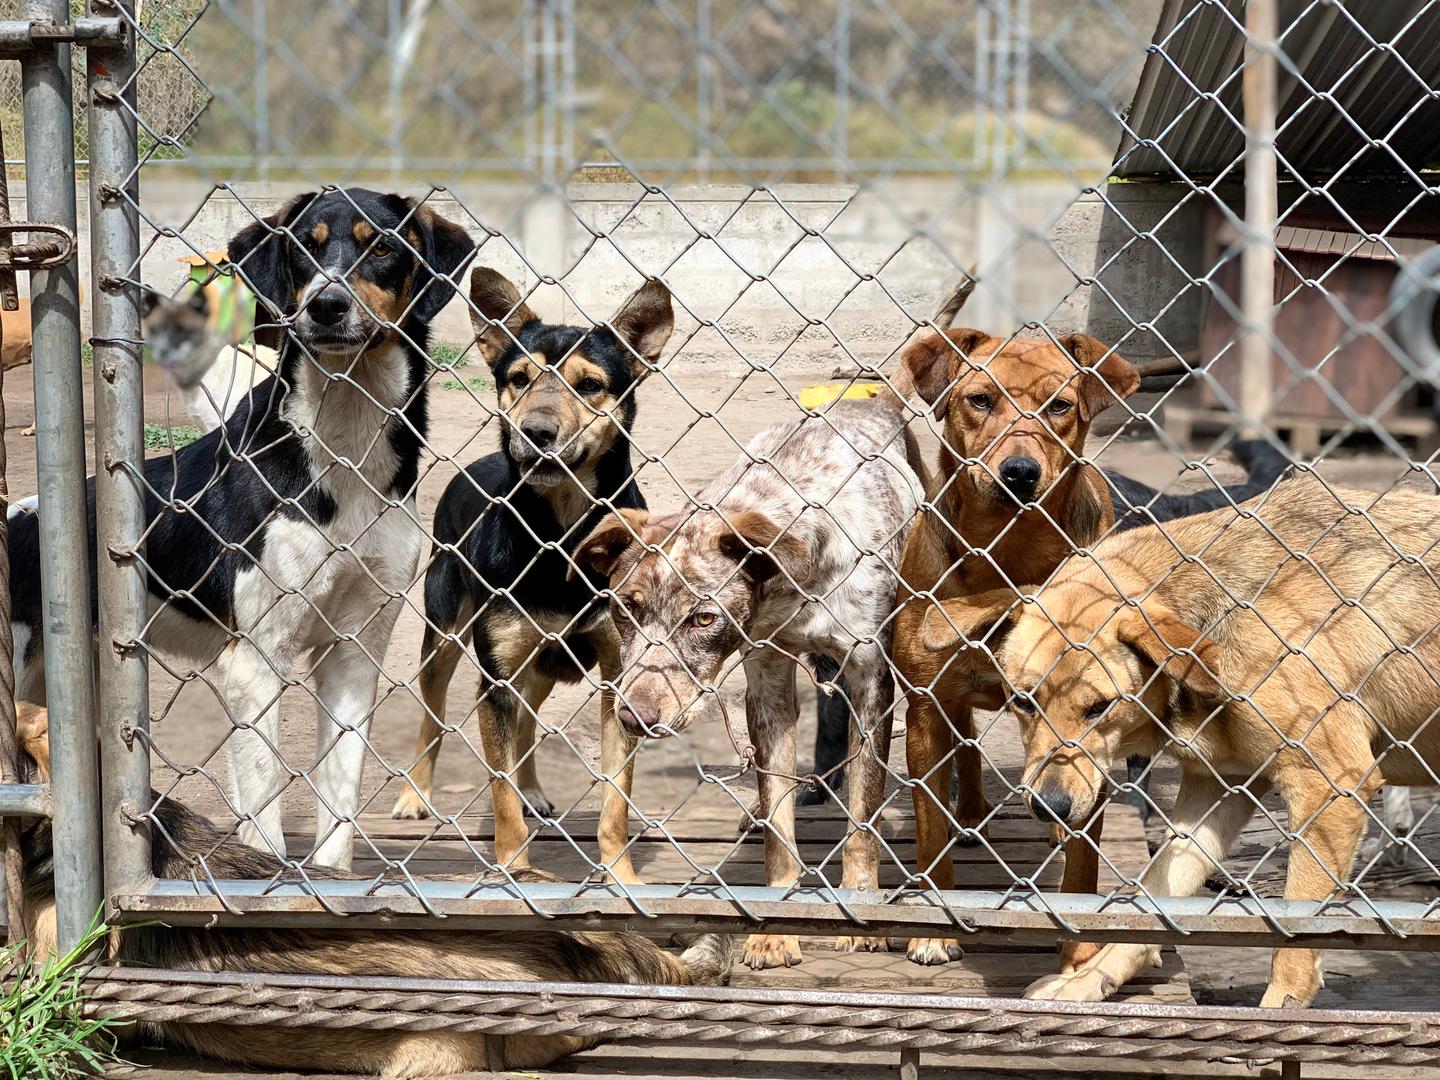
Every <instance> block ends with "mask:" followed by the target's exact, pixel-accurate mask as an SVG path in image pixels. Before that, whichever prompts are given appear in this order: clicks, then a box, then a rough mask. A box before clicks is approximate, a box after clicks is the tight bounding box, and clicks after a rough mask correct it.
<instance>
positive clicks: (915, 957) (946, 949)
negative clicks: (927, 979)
mask: <svg viewBox="0 0 1440 1080" xmlns="http://www.w3.org/2000/svg"><path fill="white" fill-rule="evenodd" d="M905 955H906V957H908V958H909V960H910V962H911V963H915V964H924V965H926V966H927V967H929V966H931V965H934V964H948V963H951V962H952V961H955V960H959V959H960V958H961V957H962V956H964V955H965V950H964V949H962V948H960V942H958V941H956V940H955V939H954V938H938V937H917V938H911V939H910V944H909V945H908V946H906V948H905Z"/></svg>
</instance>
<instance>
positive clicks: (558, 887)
mask: <svg viewBox="0 0 1440 1080" xmlns="http://www.w3.org/2000/svg"><path fill="white" fill-rule="evenodd" d="M217 890H218V891H217ZM114 904H115V908H116V910H117V911H119V912H121V913H122V914H123V915H124V916H125V917H126V918H130V919H140V920H144V919H153V918H156V917H158V916H164V921H165V922H167V923H174V924H176V925H180V924H191V925H194V924H199V923H205V924H209V923H211V922H212V921H214V922H216V923H220V924H235V923H239V922H242V921H243V922H244V923H245V924H246V925H251V926H322V925H331V926H333V925H335V924H336V923H337V922H343V923H344V924H345V925H346V926H378V927H400V926H407V927H410V928H422V927H429V928H431V929H433V928H434V927H435V926H436V921H435V916H436V915H439V916H443V917H444V924H443V925H444V926H445V927H446V928H447V929H453V930H458V929H468V928H484V929H491V930H500V929H527V928H528V929H532V930H533V929H534V927H535V918H536V915H537V914H541V915H543V916H544V917H545V920H546V926H547V927H550V928H554V929H584V930H596V929H602V928H603V929H612V930H614V929H632V930H643V931H645V932H646V933H659V932H668V931H687V932H694V931H698V930H713V931H716V932H726V933H751V932H756V931H763V932H766V933H775V934H836V933H854V932H856V928H857V926H859V927H865V928H868V929H873V928H876V927H883V928H884V929H885V931H886V932H887V933H889V934H890V935H891V936H895V937H901V936H904V937H936V936H955V937H965V936H969V935H976V934H979V935H984V936H989V937H1002V938H1007V939H1014V940H1038V941H1053V940H1054V938H1055V936H1056V934H1057V933H1068V934H1071V935H1073V936H1075V937H1077V938H1081V939H1083V940H1087V941H1139V942H1154V943H1160V944H1165V943H1171V942H1183V943H1187V944H1195V945H1200V944H1216V945H1259V946H1274V945H1276V944H1277V943H1279V942H1281V941H1283V942H1284V944H1286V945H1291V946H1313V947H1317V948H1318V947H1321V946H1324V947H1330V948H1346V949H1395V950H1425V949H1433V948H1435V939H1436V938H1437V937H1440V919H1437V918H1435V917H1434V911H1433V905H1431V904H1426V903H1418V902H1401V901H1361V900H1354V901H1348V902H1347V901H1338V900H1336V901H1323V902H1322V901H1310V900H1271V899H1264V900H1260V899H1254V898H1241V897H1234V898H1229V897H1227V898H1215V897H1204V896H1192V897H1163V898H1160V899H1149V898H1147V897H1145V896H1141V895H1124V896H1108V897H1107V896H1096V895H1091V894H1083V893H1025V892H1020V891H1018V890H1017V891H1007V892H983V891H959V890H956V891H948V892H943V893H933V892H932V893H919V892H915V893H904V894H900V895H896V896H893V897H891V896H889V895H888V894H881V893H858V892H855V891H853V890H847V889H818V888H813V887H807V888H796V889H792V890H787V889H780V888H767V887H763V886H745V885H739V886H719V885H630V886H625V887H621V886H616V885H584V884H581V885H575V884H563V883H555V884H535V885H511V884H483V885H476V884H474V883H473V882H468V881H421V882H418V883H416V884H414V885H402V884H398V883H386V884H376V882H375V881H374V880H373V879H367V880H347V881H334V880H317V881H314V882H311V883H309V884H283V885H277V884H275V883H274V882H272V881H268V880H265V881H261V880H249V881H239V880H233V881H232V880H226V881H224V882H218V883H216V884H215V885H213V886H212V885H210V884H207V883H205V882H203V881H190V880H182V879H166V880H160V881H156V882H155V883H154V884H153V885H152V886H151V888H150V889H149V890H148V891H147V892H146V893H144V894H131V895H126V896H120V897H116V898H114Z"/></svg>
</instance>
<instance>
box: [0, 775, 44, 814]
mask: <svg viewBox="0 0 1440 1080" xmlns="http://www.w3.org/2000/svg"><path fill="white" fill-rule="evenodd" d="M53 810H54V803H52V802H51V799H50V785H49V784H11V783H4V784H0V818H12V817H17V818H21V817H49V816H50V815H51V813H52V811H53Z"/></svg>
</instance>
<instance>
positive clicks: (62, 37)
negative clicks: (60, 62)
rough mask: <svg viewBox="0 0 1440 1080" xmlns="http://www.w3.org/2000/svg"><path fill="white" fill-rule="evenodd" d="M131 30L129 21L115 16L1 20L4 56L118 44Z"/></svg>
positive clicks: (0, 51)
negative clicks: (78, 46) (63, 19)
mask: <svg viewBox="0 0 1440 1080" xmlns="http://www.w3.org/2000/svg"><path fill="white" fill-rule="evenodd" d="M128 36H129V33H128V31H127V29H126V26H125V22H124V20H122V19H117V18H114V17H108V18H100V17H95V18H90V17H83V16H82V17H81V18H78V19H76V20H75V21H74V22H63V21H62V22H56V21H54V20H52V19H48V18H43V17H37V18H34V19H5V20H3V21H0V56H4V57H10V58H16V57H24V56H26V55H28V54H30V53H33V52H36V51H41V50H44V51H48V50H50V49H52V48H54V47H55V46H56V45H68V44H71V43H73V44H76V45H112V46H113V45H118V44H120V43H121V42H123V41H124V40H125V39H126V38H127V37H128Z"/></svg>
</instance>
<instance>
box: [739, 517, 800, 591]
mask: <svg viewBox="0 0 1440 1080" xmlns="http://www.w3.org/2000/svg"><path fill="white" fill-rule="evenodd" d="M722 517H723V520H722V521H721V523H720V527H719V534H718V537H717V540H716V542H717V544H718V545H719V548H720V553H721V554H722V555H724V556H725V557H726V558H730V559H734V560H735V561H736V562H737V563H739V564H740V570H741V572H742V573H743V574H745V576H746V577H748V578H750V579H751V580H752V581H755V582H756V583H757V584H758V583H759V582H762V581H768V580H769V579H770V578H772V577H774V576H775V575H776V574H778V573H780V572H782V571H784V572H785V573H786V574H788V575H789V576H790V578H791V579H792V580H793V581H794V582H795V583H796V584H797V585H803V584H805V582H807V581H809V580H810V573H811V571H812V570H813V569H814V568H813V566H812V565H811V562H810V545H809V544H807V543H806V542H805V541H804V540H803V539H802V538H801V537H799V536H797V535H796V534H795V530H794V529H793V528H791V529H785V530H782V529H781V528H780V526H779V525H777V524H776V523H775V521H774V520H773V519H772V518H770V517H769V516H768V515H766V514H764V513H763V512H761V511H759V510H736V511H733V512H730V513H727V514H725V515H722ZM762 549H763V550H762Z"/></svg>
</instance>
